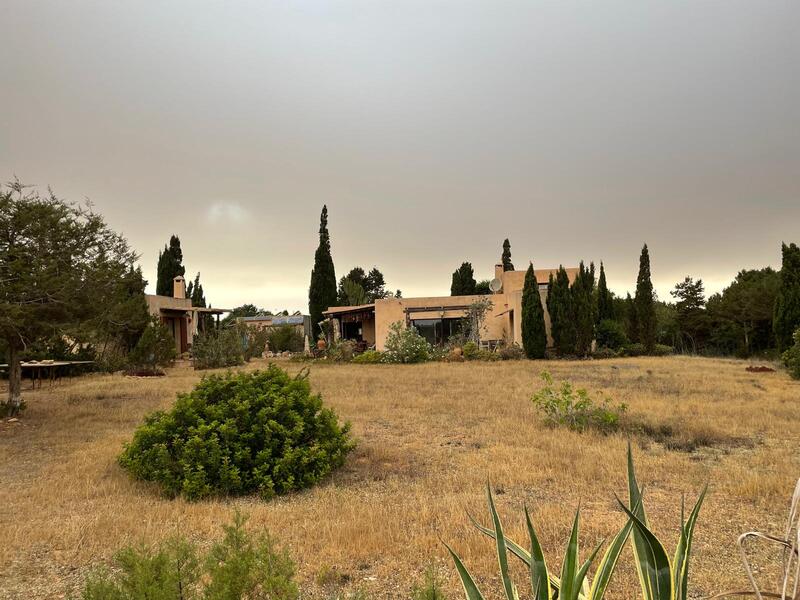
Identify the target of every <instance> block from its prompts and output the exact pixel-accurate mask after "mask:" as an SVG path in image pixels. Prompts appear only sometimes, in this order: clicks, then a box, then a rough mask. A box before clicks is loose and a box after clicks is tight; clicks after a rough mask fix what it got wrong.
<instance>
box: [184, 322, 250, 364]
mask: <svg viewBox="0 0 800 600" xmlns="http://www.w3.org/2000/svg"><path fill="white" fill-rule="evenodd" d="M247 347H248V340H247V336H246V335H245V334H243V333H242V331H241V330H240V329H239V328H238V327H229V328H224V329H212V330H210V331H206V332H203V333H199V334H197V335H196V336H195V337H194V343H193V344H192V358H193V359H194V368H195V369H198V370H199V369H221V368H225V367H234V366H237V365H243V364H244V362H245V351H246V349H247Z"/></svg>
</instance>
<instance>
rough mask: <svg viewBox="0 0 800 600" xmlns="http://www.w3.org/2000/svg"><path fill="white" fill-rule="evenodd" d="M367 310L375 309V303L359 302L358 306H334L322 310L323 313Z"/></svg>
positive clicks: (333, 313) (332, 313)
mask: <svg viewBox="0 0 800 600" xmlns="http://www.w3.org/2000/svg"><path fill="white" fill-rule="evenodd" d="M365 310H375V304H374V303H373V304H359V305H358V306H332V307H330V308H329V309H328V310H324V311H322V314H323V315H339V314H342V313H349V312H362V311H365Z"/></svg>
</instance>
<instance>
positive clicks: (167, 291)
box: [156, 234, 186, 296]
mask: <svg viewBox="0 0 800 600" xmlns="http://www.w3.org/2000/svg"><path fill="white" fill-rule="evenodd" d="M156 273H157V279H156V294H158V295H159V296H172V295H173V293H174V288H173V280H174V279H175V278H176V277H177V276H178V275H181V276H183V275H184V274H185V273H186V268H185V267H184V266H183V251H182V250H181V240H180V238H178V236H177V235H174V234H173V235H171V236H170V238H169V245H168V246H164V250H163V252H159V253H158V267H157V269H156Z"/></svg>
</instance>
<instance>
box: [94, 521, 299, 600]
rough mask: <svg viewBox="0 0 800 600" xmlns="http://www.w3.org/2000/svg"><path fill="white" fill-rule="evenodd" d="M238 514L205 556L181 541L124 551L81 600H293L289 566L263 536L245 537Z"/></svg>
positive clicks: (286, 556)
mask: <svg viewBox="0 0 800 600" xmlns="http://www.w3.org/2000/svg"><path fill="white" fill-rule="evenodd" d="M245 521H246V518H245V517H243V516H241V515H240V514H239V513H237V514H236V516H235V517H234V519H233V523H232V524H230V525H224V526H223V530H224V532H225V535H224V537H223V538H222V540H220V541H217V542H215V543H214V544H213V545H212V546H211V549H210V550H209V551H208V553H207V554H206V555H205V556H202V555H201V554H200V552H199V551H198V548H197V546H196V545H195V544H194V543H192V542H190V541H188V540H187V539H186V538H183V537H175V538H172V539H170V540H168V541H166V542H164V543H162V544H160V545H158V546H155V547H152V548H148V547H145V546H138V547H135V546H129V547H127V548H124V549H122V550H120V551H119V552H118V553H117V554H116V556H115V557H114V567H115V569H114V571H113V573H110V572H108V571H96V572H94V573H93V574H91V575H89V577H88V578H87V581H86V584H85V585H84V588H83V592H82V594H81V598H82V600H124V599H130V600H135V599H140V598H142V599H143V598H151V599H154V600H200V599H201V598H204V599H208V600H245V599H246V598H271V599H274V600H296V599H297V598H299V596H300V593H299V590H298V587H297V584H296V583H295V582H294V574H295V566H294V563H293V562H292V559H291V558H290V557H289V554H288V552H287V551H286V550H285V549H279V548H278V547H277V545H276V543H275V541H274V540H273V539H272V537H270V536H269V534H267V533H260V534H253V533H250V532H248V531H247V530H246V529H245V527H244V525H245Z"/></svg>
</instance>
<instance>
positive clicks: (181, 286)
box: [172, 275, 186, 298]
mask: <svg viewBox="0 0 800 600" xmlns="http://www.w3.org/2000/svg"><path fill="white" fill-rule="evenodd" d="M172 296H173V297H174V298H186V280H185V279H184V278H183V277H181V276H180V275H178V276H177V277H176V278H175V279H173V280H172Z"/></svg>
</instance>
